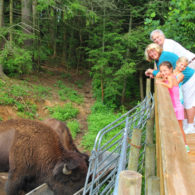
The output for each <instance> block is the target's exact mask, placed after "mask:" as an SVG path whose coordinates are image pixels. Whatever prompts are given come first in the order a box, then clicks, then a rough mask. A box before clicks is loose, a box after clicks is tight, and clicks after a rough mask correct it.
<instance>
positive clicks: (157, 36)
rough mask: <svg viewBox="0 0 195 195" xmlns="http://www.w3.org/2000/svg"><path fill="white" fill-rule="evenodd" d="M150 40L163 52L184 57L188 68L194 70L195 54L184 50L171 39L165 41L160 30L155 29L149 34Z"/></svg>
mask: <svg viewBox="0 0 195 195" xmlns="http://www.w3.org/2000/svg"><path fill="white" fill-rule="evenodd" d="M150 39H151V40H152V41H153V42H154V43H157V44H158V45H160V46H161V47H162V48H163V50H164V51H169V52H172V53H174V54H176V55H177V56H178V57H181V56H185V57H186V58H187V59H188V61H189V64H188V66H189V67H190V68H193V69H195V54H194V53H192V52H190V51H189V50H187V49H185V48H184V47H183V46H182V45H180V44H179V43H178V42H176V41H174V40H172V39H167V38H166V37H165V35H164V33H163V32H162V31H161V30H159V29H156V30H154V31H152V32H151V33H150Z"/></svg>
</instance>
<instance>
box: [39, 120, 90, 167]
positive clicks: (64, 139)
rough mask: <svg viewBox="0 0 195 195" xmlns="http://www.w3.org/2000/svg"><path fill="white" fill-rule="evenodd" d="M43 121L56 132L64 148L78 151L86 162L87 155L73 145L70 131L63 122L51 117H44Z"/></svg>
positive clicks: (87, 160) (87, 159)
mask: <svg viewBox="0 0 195 195" xmlns="http://www.w3.org/2000/svg"><path fill="white" fill-rule="evenodd" d="M43 123H45V124H46V125H48V126H49V127H51V128H52V129H53V130H54V131H55V132H56V133H57V134H58V136H59V138H60V141H61V143H62V145H63V146H64V148H65V149H66V150H68V151H75V152H78V153H79V154H80V155H81V157H82V158H84V159H85V160H86V162H87V163H88V162H89V156H88V155H87V154H85V153H81V152H80V151H79V150H78V149H77V147H76V146H75V144H74V141H73V139H72V136H71V133H70V131H69V129H68V127H67V126H66V124H65V123H64V122H62V121H59V120H57V119H53V118H52V119H45V120H44V121H43Z"/></svg>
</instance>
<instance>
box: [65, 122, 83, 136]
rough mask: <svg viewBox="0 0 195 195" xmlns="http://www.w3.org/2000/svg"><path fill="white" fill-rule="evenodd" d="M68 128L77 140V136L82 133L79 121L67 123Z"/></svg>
mask: <svg viewBox="0 0 195 195" xmlns="http://www.w3.org/2000/svg"><path fill="white" fill-rule="evenodd" d="M67 126H68V128H69V129H70V132H71V135H72V137H73V139H75V138H76V135H77V134H78V133H79V132H80V127H79V122H78V121H77V120H71V121H68V122H67Z"/></svg>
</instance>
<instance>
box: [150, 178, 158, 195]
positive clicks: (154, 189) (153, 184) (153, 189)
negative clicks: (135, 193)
mask: <svg viewBox="0 0 195 195" xmlns="http://www.w3.org/2000/svg"><path fill="white" fill-rule="evenodd" d="M148 194H149V195H160V178H159V177H157V176H151V177H148Z"/></svg>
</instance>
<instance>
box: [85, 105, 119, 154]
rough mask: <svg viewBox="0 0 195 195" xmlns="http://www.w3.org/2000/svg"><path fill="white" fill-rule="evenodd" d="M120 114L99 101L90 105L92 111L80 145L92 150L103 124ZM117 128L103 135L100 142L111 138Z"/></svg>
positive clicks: (108, 122)
mask: <svg viewBox="0 0 195 195" xmlns="http://www.w3.org/2000/svg"><path fill="white" fill-rule="evenodd" d="M120 116H121V114H120V113H118V114H116V113H114V111H113V110H112V109H110V108H108V107H107V106H105V105H103V104H102V103H101V102H96V103H95V104H94V106H93V107H92V113H91V115H90V116H89V117H88V132H87V133H86V134H85V135H84V137H83V140H82V145H83V146H84V147H85V149H87V150H92V148H93V145H94V142H95V139H96V136H97V134H98V132H99V131H100V130H101V129H103V128H104V127H105V126H107V125H108V124H110V123H111V122H113V121H115V120H116V119H117V118H119V117H120ZM118 131H119V130H118V129H117V128H116V129H114V130H113V131H112V132H110V133H109V134H107V135H106V136H104V138H103V140H102V143H105V142H107V141H108V140H110V139H111V137H113V136H114V135H115V134H116V133H117V132H118Z"/></svg>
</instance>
